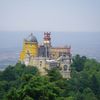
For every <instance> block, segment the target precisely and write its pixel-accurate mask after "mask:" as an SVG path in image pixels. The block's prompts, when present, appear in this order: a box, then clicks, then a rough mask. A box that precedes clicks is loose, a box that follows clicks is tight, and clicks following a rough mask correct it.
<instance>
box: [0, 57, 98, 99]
mask: <svg viewBox="0 0 100 100" xmlns="http://www.w3.org/2000/svg"><path fill="white" fill-rule="evenodd" d="M71 70H72V72H71V79H63V78H62V76H61V75H60V73H59V70H58V69H52V70H50V71H48V75H46V76H40V74H39V72H38V69H37V68H36V67H33V66H28V67H26V66H25V65H23V64H20V63H17V64H16V65H15V66H8V67H7V68H6V69H5V70H4V71H1V72H0V100H100V95H99V94H100V63H99V62H97V61H96V60H94V59H88V58H86V57H85V56H82V57H81V56H80V55H76V56H74V57H73V63H72V65H71Z"/></svg>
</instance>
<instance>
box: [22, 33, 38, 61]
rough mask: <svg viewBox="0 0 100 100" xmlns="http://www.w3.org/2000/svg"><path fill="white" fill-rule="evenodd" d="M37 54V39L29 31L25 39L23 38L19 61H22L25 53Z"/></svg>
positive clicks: (34, 55) (33, 55)
mask: <svg viewBox="0 0 100 100" xmlns="http://www.w3.org/2000/svg"><path fill="white" fill-rule="evenodd" d="M27 54H28V55H29V56H32V57H36V56H38V41H37V39H36V37H35V36H33V34H32V33H31V34H30V35H29V37H28V38H27V39H24V43H23V50H22V51H21V53H20V61H24V59H25V57H26V55H27Z"/></svg>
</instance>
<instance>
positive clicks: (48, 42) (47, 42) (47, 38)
mask: <svg viewBox="0 0 100 100" xmlns="http://www.w3.org/2000/svg"><path fill="white" fill-rule="evenodd" d="M50 35H51V32H44V45H47V46H51V37H50Z"/></svg>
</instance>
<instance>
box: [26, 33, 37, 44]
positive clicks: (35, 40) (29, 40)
mask: <svg viewBox="0 0 100 100" xmlns="http://www.w3.org/2000/svg"><path fill="white" fill-rule="evenodd" d="M25 41H28V42H36V43H37V42H38V41H37V39H36V37H35V36H34V35H33V34H32V33H31V34H30V35H29V37H28V38H27V39H25Z"/></svg>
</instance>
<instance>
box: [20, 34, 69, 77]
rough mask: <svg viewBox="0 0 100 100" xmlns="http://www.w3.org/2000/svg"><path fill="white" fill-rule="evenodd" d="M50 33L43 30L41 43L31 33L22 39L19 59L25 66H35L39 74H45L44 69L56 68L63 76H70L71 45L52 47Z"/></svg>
mask: <svg viewBox="0 0 100 100" xmlns="http://www.w3.org/2000/svg"><path fill="white" fill-rule="evenodd" d="M50 35H51V33H50V32H44V38H43V44H42V45H39V44H38V41H37V38H36V37H35V36H34V35H33V34H32V33H31V34H30V35H29V37H28V38H26V39H24V43H23V49H22V51H21V53H20V59H19V60H20V61H21V63H24V64H25V65H26V66H28V65H30V66H35V67H37V68H38V69H39V72H40V74H41V75H46V74H47V72H46V69H48V70H50V69H52V68H58V69H59V71H60V72H61V75H62V76H63V78H70V71H71V70H70V65H71V47H70V46H67V47H64V46H62V47H53V46H52V44H51V36H50Z"/></svg>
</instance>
